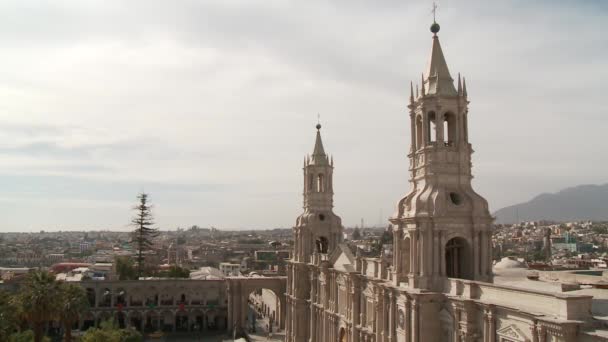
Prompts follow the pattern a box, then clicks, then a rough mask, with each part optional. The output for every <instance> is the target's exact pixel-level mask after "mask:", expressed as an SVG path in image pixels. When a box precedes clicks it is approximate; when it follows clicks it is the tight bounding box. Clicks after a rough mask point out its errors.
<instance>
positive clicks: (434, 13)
mask: <svg viewBox="0 0 608 342" xmlns="http://www.w3.org/2000/svg"><path fill="white" fill-rule="evenodd" d="M431 12H433V22H436V20H435V15H436V14H437V4H436V3H435V1H433V9H432V10H431Z"/></svg>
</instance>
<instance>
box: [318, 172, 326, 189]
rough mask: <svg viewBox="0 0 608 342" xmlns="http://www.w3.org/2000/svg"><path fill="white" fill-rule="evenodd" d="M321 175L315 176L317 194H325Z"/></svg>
mask: <svg viewBox="0 0 608 342" xmlns="http://www.w3.org/2000/svg"><path fill="white" fill-rule="evenodd" d="M323 178H324V177H323V174H322V173H319V176H317V192H325V182H324V181H323Z"/></svg>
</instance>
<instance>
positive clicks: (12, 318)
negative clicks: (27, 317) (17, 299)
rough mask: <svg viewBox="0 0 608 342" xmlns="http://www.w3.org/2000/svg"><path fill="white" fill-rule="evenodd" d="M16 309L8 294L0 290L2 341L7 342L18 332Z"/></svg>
mask: <svg viewBox="0 0 608 342" xmlns="http://www.w3.org/2000/svg"><path fill="white" fill-rule="evenodd" d="M16 309H17V308H16V307H15V305H13V303H12V302H11V297H10V295H9V294H8V292H6V291H3V290H0V341H7V340H8V337H9V336H10V335H11V334H12V333H13V332H15V330H17V327H18V324H17V323H18V322H17V310H16Z"/></svg>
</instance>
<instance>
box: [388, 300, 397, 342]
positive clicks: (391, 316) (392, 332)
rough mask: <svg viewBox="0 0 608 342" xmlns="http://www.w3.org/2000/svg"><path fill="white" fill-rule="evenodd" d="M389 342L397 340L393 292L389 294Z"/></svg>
mask: <svg viewBox="0 0 608 342" xmlns="http://www.w3.org/2000/svg"><path fill="white" fill-rule="evenodd" d="M388 303H389V309H388V339H387V341H388V342H392V341H393V339H395V297H394V296H393V291H392V290H389V292H388Z"/></svg>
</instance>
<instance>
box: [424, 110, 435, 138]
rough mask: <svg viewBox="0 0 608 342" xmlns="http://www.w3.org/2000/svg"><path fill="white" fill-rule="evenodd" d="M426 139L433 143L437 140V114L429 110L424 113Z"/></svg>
mask: <svg viewBox="0 0 608 342" xmlns="http://www.w3.org/2000/svg"><path fill="white" fill-rule="evenodd" d="M426 120H427V122H426V133H427V134H426V139H427V142H429V143H433V142H435V141H437V127H436V126H437V114H435V112H433V111H430V112H428V113H427V115H426Z"/></svg>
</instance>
